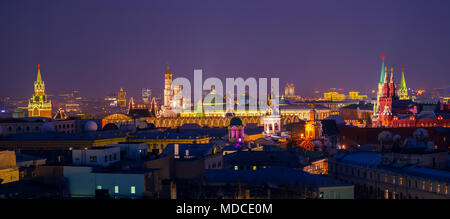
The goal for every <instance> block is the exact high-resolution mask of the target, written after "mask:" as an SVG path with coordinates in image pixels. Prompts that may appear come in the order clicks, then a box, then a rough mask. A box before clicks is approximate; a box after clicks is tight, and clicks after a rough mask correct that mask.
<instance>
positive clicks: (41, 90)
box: [28, 64, 52, 118]
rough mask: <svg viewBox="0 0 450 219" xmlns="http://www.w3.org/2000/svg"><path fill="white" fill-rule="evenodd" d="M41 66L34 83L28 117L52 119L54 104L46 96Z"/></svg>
mask: <svg viewBox="0 0 450 219" xmlns="http://www.w3.org/2000/svg"><path fill="white" fill-rule="evenodd" d="M40 67H41V66H40V64H38V74H37V79H36V81H35V82H34V95H33V97H32V98H30V100H29V101H28V117H47V118H52V103H51V102H50V101H49V100H48V98H47V95H46V94H45V83H44V81H43V80H42V77H41V69H40Z"/></svg>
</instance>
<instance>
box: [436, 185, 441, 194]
mask: <svg viewBox="0 0 450 219" xmlns="http://www.w3.org/2000/svg"><path fill="white" fill-rule="evenodd" d="M436 192H437V193H440V192H441V185H440V184H437V185H436Z"/></svg>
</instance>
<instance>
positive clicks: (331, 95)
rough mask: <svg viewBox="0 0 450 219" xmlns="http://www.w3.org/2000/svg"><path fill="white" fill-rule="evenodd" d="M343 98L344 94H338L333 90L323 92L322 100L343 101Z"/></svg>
mask: <svg viewBox="0 0 450 219" xmlns="http://www.w3.org/2000/svg"><path fill="white" fill-rule="evenodd" d="M345 98H346V97H345V94H340V93H338V92H334V91H333V92H326V93H323V100H325V101H344V100H345Z"/></svg>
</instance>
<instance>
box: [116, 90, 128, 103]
mask: <svg viewBox="0 0 450 219" xmlns="http://www.w3.org/2000/svg"><path fill="white" fill-rule="evenodd" d="M117 103H118V105H119V107H127V92H126V91H124V90H123V88H120V91H119V93H118V94H117Z"/></svg>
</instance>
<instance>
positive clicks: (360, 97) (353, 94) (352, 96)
mask: <svg viewBox="0 0 450 219" xmlns="http://www.w3.org/2000/svg"><path fill="white" fill-rule="evenodd" d="M348 98H349V99H351V100H364V99H367V95H359V92H358V91H350V92H348Z"/></svg>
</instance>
